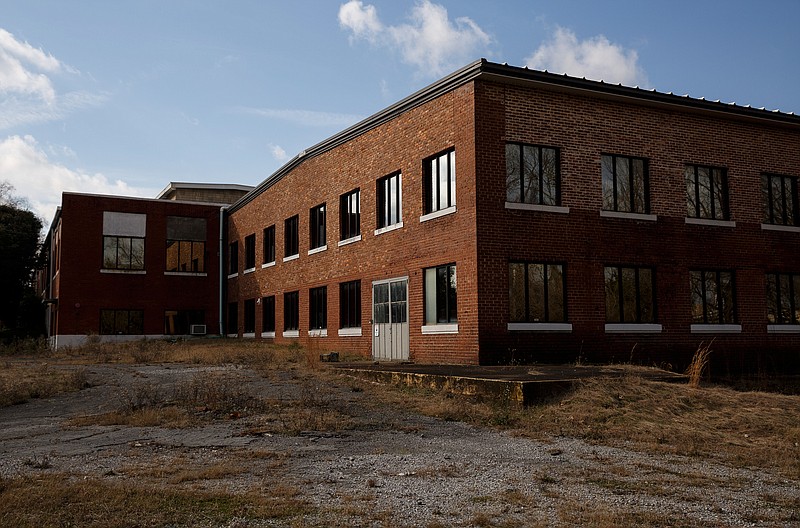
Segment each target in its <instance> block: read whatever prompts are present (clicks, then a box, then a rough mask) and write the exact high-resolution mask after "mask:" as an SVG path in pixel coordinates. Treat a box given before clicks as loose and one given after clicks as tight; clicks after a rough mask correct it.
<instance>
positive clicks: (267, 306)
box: [261, 295, 275, 332]
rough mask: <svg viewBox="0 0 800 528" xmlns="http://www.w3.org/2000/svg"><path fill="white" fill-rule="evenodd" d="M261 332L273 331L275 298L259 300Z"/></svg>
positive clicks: (272, 296) (271, 296)
mask: <svg viewBox="0 0 800 528" xmlns="http://www.w3.org/2000/svg"><path fill="white" fill-rule="evenodd" d="M261 331H262V332H274V331H275V296H274V295H270V296H269V297H264V298H262V299H261Z"/></svg>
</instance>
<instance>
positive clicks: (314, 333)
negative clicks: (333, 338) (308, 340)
mask: <svg viewBox="0 0 800 528" xmlns="http://www.w3.org/2000/svg"><path fill="white" fill-rule="evenodd" d="M308 337H328V329H327V328H316V329H314V330H309V331H308Z"/></svg>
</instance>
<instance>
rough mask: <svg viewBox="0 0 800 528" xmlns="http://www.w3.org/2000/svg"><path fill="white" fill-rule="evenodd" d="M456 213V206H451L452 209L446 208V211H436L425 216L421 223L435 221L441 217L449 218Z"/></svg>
mask: <svg viewBox="0 0 800 528" xmlns="http://www.w3.org/2000/svg"><path fill="white" fill-rule="evenodd" d="M455 212H456V206H455V205H451V206H450V207H445V208H444V209H439V210H438V211H434V212H432V213H428V214H424V215H422V216H420V217H419V221H420V222H427V221H428V220H433V219H434V218H439V217H440V216H447V215H449V214H453V213H455Z"/></svg>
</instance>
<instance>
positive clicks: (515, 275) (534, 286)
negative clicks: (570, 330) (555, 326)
mask: <svg viewBox="0 0 800 528" xmlns="http://www.w3.org/2000/svg"><path fill="white" fill-rule="evenodd" d="M508 277H509V288H508V290H509V310H510V314H509V317H510V320H511V322H512V323H564V322H566V321H567V310H566V303H565V302H564V300H565V299H566V296H565V295H564V292H565V291H566V279H565V276H564V265H563V264H545V263H542V262H511V263H509V265H508Z"/></svg>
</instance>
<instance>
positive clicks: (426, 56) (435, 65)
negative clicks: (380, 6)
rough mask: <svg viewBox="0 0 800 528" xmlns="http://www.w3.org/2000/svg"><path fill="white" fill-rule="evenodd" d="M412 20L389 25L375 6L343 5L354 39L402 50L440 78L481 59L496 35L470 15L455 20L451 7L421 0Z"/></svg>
mask: <svg viewBox="0 0 800 528" xmlns="http://www.w3.org/2000/svg"><path fill="white" fill-rule="evenodd" d="M410 18H411V22H410V23H408V24H400V25H396V26H385V25H384V24H383V23H382V22H381V21H380V19H379V18H378V13H377V10H376V9H375V6H372V5H364V3H363V2H362V1H361V0H350V1H349V2H347V3H346V4H342V5H341V6H340V8H339V24H340V25H341V26H342V28H344V29H347V30H349V31H351V32H352V35H351V37H350V38H351V42H352V41H353V40H357V39H364V40H366V41H367V42H369V43H371V44H373V45H380V46H386V47H389V48H392V49H398V50H399V51H400V55H401V57H402V60H403V61H404V62H406V63H407V64H411V65H412V66H414V67H415V68H417V70H418V71H419V72H421V73H423V74H424V75H426V76H434V77H438V76H441V75H443V74H445V73H448V72H449V71H451V70H453V69H455V68H456V67H459V66H462V65H464V64H465V63H466V62H469V61H470V60H471V59H475V58H477V56H476V55H479V54H480V53H481V52H482V51H485V50H486V48H487V47H488V46H489V44H491V42H492V38H491V37H490V36H489V35H488V34H487V33H486V32H485V31H483V30H482V29H481V28H480V27H479V26H478V24H476V23H475V22H474V21H472V20H471V19H470V18H468V17H459V18H456V19H455V21H451V20H450V18H449V17H448V14H447V9H445V8H444V6H441V5H439V4H434V3H431V2H430V1H429V0H420V1H419V2H418V3H417V4H416V5H415V6H414V7H413V9H412V11H411V17H410Z"/></svg>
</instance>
